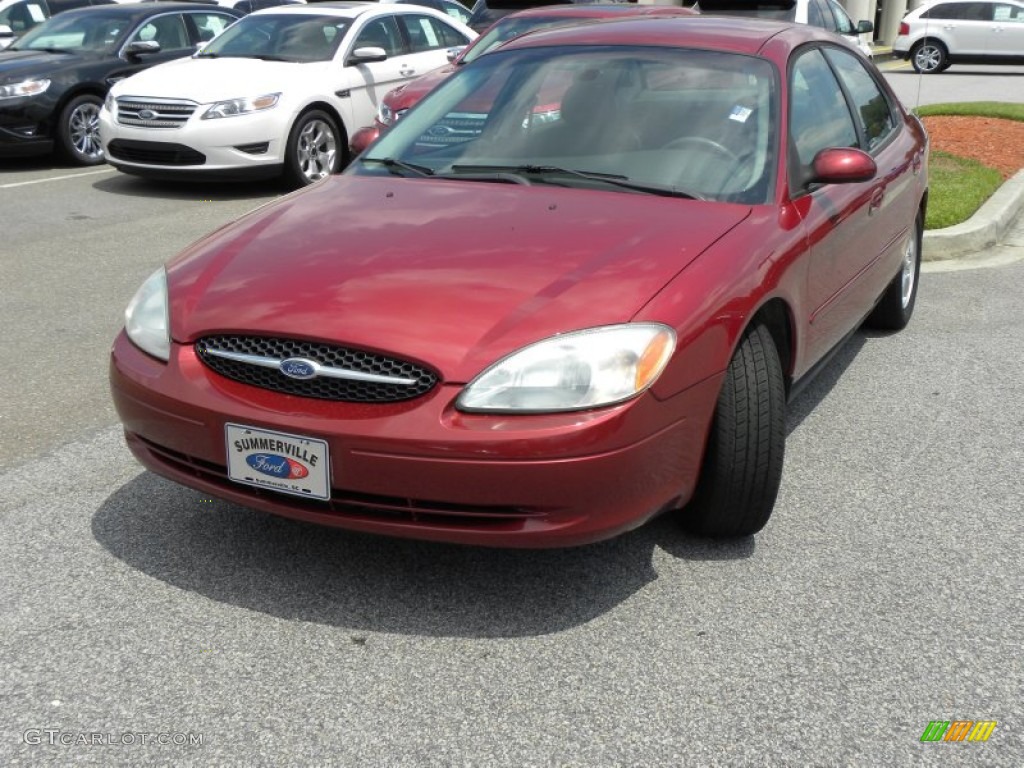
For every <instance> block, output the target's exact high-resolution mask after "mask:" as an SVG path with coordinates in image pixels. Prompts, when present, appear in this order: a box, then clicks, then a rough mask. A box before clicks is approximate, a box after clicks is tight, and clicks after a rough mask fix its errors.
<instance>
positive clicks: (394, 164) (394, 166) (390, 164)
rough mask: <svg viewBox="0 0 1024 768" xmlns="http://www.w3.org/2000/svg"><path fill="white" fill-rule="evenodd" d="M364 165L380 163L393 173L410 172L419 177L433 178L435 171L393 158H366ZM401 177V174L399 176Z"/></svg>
mask: <svg viewBox="0 0 1024 768" xmlns="http://www.w3.org/2000/svg"><path fill="white" fill-rule="evenodd" d="M362 162H364V163H380V164H381V165H383V166H384V167H385V168H387V169H388V170H389V171H391V172H392V173H397V172H398V171H408V172H409V173H415V174H416V175H417V176H433V175H434V169H433V168H428V167H427V166H425V165H416V164H415V163H407V162H405V161H404V160H396V159H395V158H393V157H364V158H363V159H362ZM397 175H399V176H400V175H401V174H397Z"/></svg>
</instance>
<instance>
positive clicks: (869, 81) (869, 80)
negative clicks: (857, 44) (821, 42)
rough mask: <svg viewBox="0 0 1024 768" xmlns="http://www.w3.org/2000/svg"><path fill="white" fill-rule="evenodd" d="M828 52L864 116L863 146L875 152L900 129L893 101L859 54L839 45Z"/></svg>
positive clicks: (857, 109)
mask: <svg viewBox="0 0 1024 768" xmlns="http://www.w3.org/2000/svg"><path fill="white" fill-rule="evenodd" d="M825 55H826V56H827V57H828V60H829V61H830V62H831V63H832V66H834V67H835V69H836V72H838V73H839V78H840V79H841V80H842V81H843V85H845V86H846V90H847V92H848V93H849V94H850V98H851V99H852V100H853V105H854V108H855V109H856V111H857V114H858V115H859V116H860V124H861V128H862V130H863V131H864V141H865V144H866V146H864V147H862V149H864V150H866V151H867V152H871V151H872V150H874V149H876V148H877V147H879V146H880V145H882V144H883V143H885V141H886V140H887V139H888V138H889V137H890V136H891V135H892V134H893V132H894V131H895V130H896V125H897V123H896V117H895V115H893V109H892V104H890V103H889V100H888V99H887V98H886V97H885V93H884V92H883V91H882V89H881V88H879V86H878V83H876V82H875V79H874V78H873V77H872V76H871V75H870V74H869V73H868V71H867V70H866V69H865V68H864V65H863V64H862V63H861V62H860V60H859V59H858V58H857V57H856V56H853V55H852V54H849V53H847V52H846V51H840V50H838V49H835V48H829V49H827V50H826V53H825Z"/></svg>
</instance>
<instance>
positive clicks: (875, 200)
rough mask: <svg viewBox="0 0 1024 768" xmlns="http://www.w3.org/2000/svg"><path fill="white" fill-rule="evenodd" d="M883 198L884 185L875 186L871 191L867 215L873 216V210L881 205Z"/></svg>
mask: <svg viewBox="0 0 1024 768" xmlns="http://www.w3.org/2000/svg"><path fill="white" fill-rule="evenodd" d="M883 200H885V187H876V188H875V189H874V190H873V191H872V192H871V201H870V202H869V203H868V216H874V215H875V211H877V210H878V209H879V208H881V207H882V201H883Z"/></svg>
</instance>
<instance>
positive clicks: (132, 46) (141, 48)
mask: <svg viewBox="0 0 1024 768" xmlns="http://www.w3.org/2000/svg"><path fill="white" fill-rule="evenodd" d="M124 52H125V55H127V56H142V55H143V54H147V53H159V52H160V43H158V42H157V41H156V40H136V41H135V42H134V43H128V45H127V46H125V49H124Z"/></svg>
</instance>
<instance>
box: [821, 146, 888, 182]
mask: <svg viewBox="0 0 1024 768" xmlns="http://www.w3.org/2000/svg"><path fill="white" fill-rule="evenodd" d="M877 173H878V166H877V165H875V161H874V160H873V159H872V157H871V155H869V154H868V153H867V152H864V151H862V150H859V149H853V148H852V147H833V148H830V149H823V150H821V152H819V153H818V154H817V155H815V156H814V162H813V163H811V173H810V178H809V179H807V183H808V184H852V183H855V182H859V181H871V179H873V178H875V174H877Z"/></svg>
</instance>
